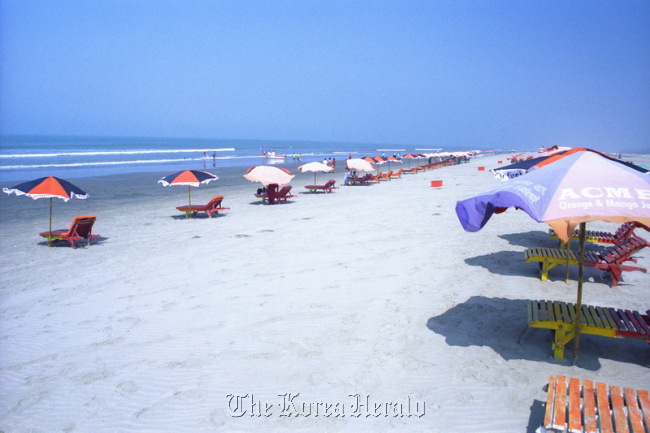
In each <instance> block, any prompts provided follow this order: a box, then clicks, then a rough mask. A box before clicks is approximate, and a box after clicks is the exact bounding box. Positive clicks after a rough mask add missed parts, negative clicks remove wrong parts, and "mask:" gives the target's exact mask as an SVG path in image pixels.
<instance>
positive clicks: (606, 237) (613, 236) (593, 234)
mask: <svg viewBox="0 0 650 433" xmlns="http://www.w3.org/2000/svg"><path fill="white" fill-rule="evenodd" d="M637 227H640V226H639V224H637V223H635V222H627V223H625V224H623V225H621V226H620V227H619V228H618V229H617V230H616V231H615V232H614V233H609V232H603V231H596V230H587V232H586V233H585V235H586V236H585V241H587V242H597V243H601V244H617V243H619V242H621V241H623V240H625V239H627V238H630V237H632V236H634V229H635V228H637ZM548 234H549V237H551V238H553V239H557V234H556V233H555V232H554V231H553V229H550V230H549V231H548ZM578 239H579V232H578V230H576V231H574V232H573V235H572V236H571V240H575V241H577V240H578ZM561 244H562V242H561Z"/></svg>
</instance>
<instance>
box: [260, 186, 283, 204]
mask: <svg viewBox="0 0 650 433" xmlns="http://www.w3.org/2000/svg"><path fill="white" fill-rule="evenodd" d="M279 187H280V186H279V185H278V184H277V183H271V184H269V185H268V186H267V187H266V191H265V192H263V193H257V194H255V197H257V198H261V199H262V203H266V202H267V201H268V202H269V204H273V203H275V197H276V195H277V194H278V188H279Z"/></svg>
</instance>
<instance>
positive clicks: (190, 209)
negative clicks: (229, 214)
mask: <svg viewBox="0 0 650 433" xmlns="http://www.w3.org/2000/svg"><path fill="white" fill-rule="evenodd" d="M222 201H223V196H222V195H217V196H214V197H212V200H210V201H209V202H208V204H205V205H201V204H197V205H188V206H177V207H176V209H178V210H179V211H181V212H184V213H185V216H186V217H187V218H189V217H191V216H194V215H196V214H197V213H199V212H205V213H206V214H207V215H208V218H212V214H215V215H217V214H218V213H219V211H220V210H226V209H230V208H227V207H222V206H221V202H222Z"/></svg>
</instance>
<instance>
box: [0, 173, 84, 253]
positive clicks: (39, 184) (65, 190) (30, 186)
mask: <svg viewBox="0 0 650 433" xmlns="http://www.w3.org/2000/svg"><path fill="white" fill-rule="evenodd" d="M2 190H3V191H4V192H5V193H7V194H12V193H13V194H16V195H24V196H26V197H30V198H33V199H34V200H36V199H39V198H49V199H50V232H51V231H52V199H53V198H60V199H62V200H63V201H68V200H70V199H71V198H80V199H85V198H88V194H86V193H85V192H83V191H82V190H81V189H80V188H79V187H77V186H75V185H73V184H71V183H70V182H68V181H67V180H63V179H59V178H58V177H54V176H49V177H41V178H39V179H36V180H30V181H29V182H23V183H21V184H19V185H16V186H14V187H12V188H3V189H2ZM47 244H48V245H51V244H50V239H49V238H48V240H47Z"/></svg>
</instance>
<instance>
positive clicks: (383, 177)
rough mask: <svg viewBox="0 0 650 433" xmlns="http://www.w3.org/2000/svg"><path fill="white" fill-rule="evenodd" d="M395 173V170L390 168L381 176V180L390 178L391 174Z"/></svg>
mask: <svg viewBox="0 0 650 433" xmlns="http://www.w3.org/2000/svg"><path fill="white" fill-rule="evenodd" d="M391 174H393V170H389V171H387V172H386V173H384V174H382V175H381V176H379V180H390V175H391Z"/></svg>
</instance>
